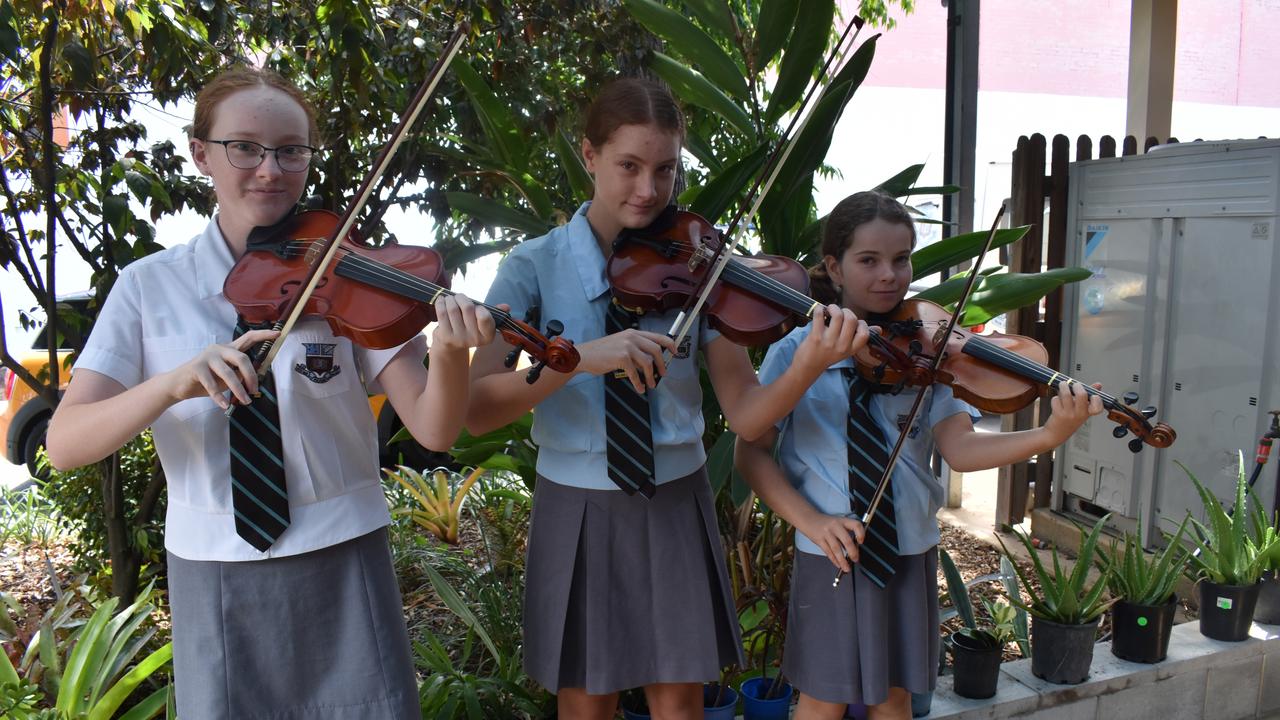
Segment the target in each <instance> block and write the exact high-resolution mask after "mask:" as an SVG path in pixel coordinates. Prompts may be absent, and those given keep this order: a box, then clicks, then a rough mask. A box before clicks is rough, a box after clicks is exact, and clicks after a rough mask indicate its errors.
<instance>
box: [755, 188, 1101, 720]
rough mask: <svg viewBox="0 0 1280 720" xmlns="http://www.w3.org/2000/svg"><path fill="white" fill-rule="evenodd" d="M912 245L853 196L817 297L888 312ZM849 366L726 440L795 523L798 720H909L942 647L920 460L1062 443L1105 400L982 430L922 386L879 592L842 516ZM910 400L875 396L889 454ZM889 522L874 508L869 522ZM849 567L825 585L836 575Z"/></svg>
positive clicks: (790, 653) (799, 332)
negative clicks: (860, 707)
mask: <svg viewBox="0 0 1280 720" xmlns="http://www.w3.org/2000/svg"><path fill="white" fill-rule="evenodd" d="M914 246H915V228H914V225H913V224H912V220H911V216H910V215H909V214H908V213H907V211H906V209H905V208H904V207H903V206H902V205H901V204H900V203H898V202H897V201H896V200H894V199H893V198H890V197H887V196H884V195H880V194H878V193H874V192H860V193H856V194H854V195H851V196H849V197H847V198H845V199H844V200H843V201H842V202H841V203H840V204H839V205H837V206H836V208H835V209H834V210H832V212H831V215H830V216H829V217H828V218H827V221H826V226H825V228H824V231H823V241H822V254H823V261H822V263H821V264H820V265H818V266H816V267H815V268H813V269H812V270H811V271H810V280H811V281H812V286H811V291H812V293H813V296H814V297H815V298H816V299H818V300H820V301H822V300H829V301H833V302H838V303H839V304H840V306H842V307H844V308H847V309H850V310H853V311H854V312H855V313H857V315H858V316H859V317H866V318H874V317H875V316H877V315H883V314H887V313H889V312H891V311H892V310H893V309H894V308H895V307H897V305H898V303H899V302H901V301H902V299H903V298H904V297H905V296H906V292H907V285H908V283H909V282H910V281H911V250H912V248H913V247H914ZM814 327H815V326H814V325H812V324H810V325H809V326H807V327H802V328H797V329H796V330H794V331H792V332H791V333H790V334H789V335H787V337H785V338H783V339H782V340H779V341H778V342H777V343H775V344H774V345H773V346H772V347H771V348H769V352H768V353H767V355H766V356H765V360H764V363H763V364H762V365H761V367H760V380H761V382H768V381H769V380H771V379H772V378H775V377H778V376H779V375H780V374H781V373H783V372H785V368H786V367H787V366H788V365H789V364H790V363H791V362H792V361H793V358H794V356H795V354H796V350H797V348H798V347H800V346H802V345H803V344H804V343H805V342H807V339H806V338H807V336H808V335H809V334H811V332H812V330H813V328H814ZM853 367H854V365H853V362H852V360H851V359H849V358H844V359H841V360H840V361H839V362H836V363H834V364H833V365H831V366H830V367H829V368H828V369H827V370H826V371H825V372H823V373H822V374H821V376H820V377H819V378H818V379H817V380H816V381H815V382H814V383H813V385H812V386H811V387H810V388H809V389H808V390H807V391H806V392H805V394H804V397H803V398H802V399H801V400H800V401H799V403H797V404H796V406H795V409H794V410H793V411H792V412H791V414H789V415H788V416H787V417H786V418H785V419H783V420H782V421H781V422H779V423H778V425H777V427H776V428H770V429H769V431H767V432H765V433H763V434H762V435H761V436H760V437H758V438H755V439H751V438H745V437H740V438H739V439H738V443H737V447H736V449H735V458H734V460H735V465H736V466H737V468H738V471H739V472H740V473H742V475H743V477H744V478H745V479H746V480H747V482H748V483H749V484H750V485H751V487H752V489H754V490H755V491H756V493H757V494H758V495H759V496H760V498H761V499H762V500H763V501H764V502H765V503H766V504H768V505H769V507H771V508H773V510H774V511H775V512H777V513H778V514H779V515H781V516H782V517H783V518H784V519H786V520H787V522H790V523H791V524H792V525H794V526H795V528H796V530H797V531H798V532H797V533H796V550H797V552H796V554H795V566H794V570H793V574H792V584H791V601H790V609H789V610H788V616H787V618H788V627H787V641H786V647H785V649H784V652H783V666H782V671H783V672H784V673H785V674H786V676H787V677H788V678H789V679H790V680H791V681H792V682H793V683H794V684H795V687H796V688H797V689H798V690H799V691H800V701H799V705H798V706H797V708H796V714H795V717H796V718H797V720H825V719H827V718H830V719H831V720H837V719H838V718H841V717H843V716H844V713H845V707H846V705H847V704H849V703H862V704H865V705H867V706H868V709H869V717H871V718H873V719H874V720H882V719H885V718H894V719H905V718H909V717H910V716H911V708H910V693H912V692H926V691H929V690H932V689H933V686H934V682H935V677H936V675H937V672H936V671H937V662H938V652H939V647H938V645H939V630H938V586H937V544H938V539H939V535H938V526H937V520H936V519H935V517H934V516H935V514H936V513H937V511H938V507H939V506H940V504H941V500H942V493H943V488H942V486H941V485H940V484H939V483H938V481H937V480H936V479H935V478H934V476H933V472H932V470H931V468H930V465H929V460H930V455H931V453H932V449H933V446H934V444H936V445H937V448H938V451H939V452H940V453H941V454H942V457H943V458H945V459H946V461H947V463H948V464H949V465H950V466H951V467H952V468H954V469H956V470H958V471H961V472H971V471H975V470H982V469H986V468H992V467H998V466H1001V465H1007V464H1009V463H1013V462H1018V461H1020V460H1025V459H1026V458H1029V457H1031V456H1033V455H1037V454H1039V453H1043V452H1047V451H1049V450H1051V449H1053V448H1055V447H1057V446H1058V445H1060V444H1062V443H1063V442H1064V441H1065V440H1066V439H1067V438H1068V437H1070V436H1071V434H1072V433H1073V432H1075V431H1076V429H1078V428H1079V427H1080V426H1081V425H1082V424H1083V423H1084V421H1085V420H1087V419H1088V418H1089V416H1090V415H1096V414H1098V413H1100V412H1102V404H1101V401H1100V400H1098V399H1093V400H1090V399H1089V397H1088V396H1087V395H1086V394H1085V392H1084V391H1083V390H1081V389H1073V388H1072V387H1071V386H1070V385H1065V384H1064V385H1062V386H1061V387H1060V390H1059V393H1058V395H1057V396H1056V397H1054V398H1053V399H1052V406H1053V414H1052V416H1051V417H1050V418H1049V420H1048V422H1046V423H1045V425H1044V426H1043V427H1040V428H1037V429H1035V430H1027V431H1023V432H1010V433H982V434H978V433H975V432H974V429H973V418H975V417H979V414H978V413H977V411H976V410H974V409H973V408H972V407H970V406H969V405H968V404H967V403H964V402H961V401H959V400H957V399H956V398H955V397H954V396H953V395H952V394H951V389H950V388H949V387H947V386H945V385H934V386H932V387H930V388H928V389H926V390H924V392H927V393H929V397H928V398H926V400H925V403H924V405H923V406H922V408H921V411H920V415H919V417H918V418H917V419H916V421H915V424H914V425H913V426H912V429H911V431H910V433H909V434H908V440H907V442H906V444H905V445H904V446H903V450H902V454H901V456H900V457H899V459H898V463H897V465H896V467H895V469H894V473H893V480H892V483H891V485H890V487H891V491H892V500H893V512H894V524H895V525H896V529H897V541H898V551H899V554H900V557H899V559H898V563H897V570H896V572H895V573H893V574H892V575H891V576H889V577H887V578H883V579H884V580H886V581H887V582H886V583H885V586H884V587H879V586H878V585H877V584H876V583H873V582H872V581H871V579H870V578H868V577H867V576H866V575H865V574H864V573H863V572H861V571H858V570H855V569H854V565H853V564H854V563H858V562H864V563H872V562H874V560H873V559H872V558H871V557H870V553H864V555H866V556H865V557H860V556H859V547H860V545H861V544H862V543H863V542H864V540H865V532H864V528H863V527H862V525H861V523H860V522H858V521H857V520H854V519H851V514H850V497H849V491H848V490H847V488H848V487H849V475H850V464H851V458H850V456H849V452H850V451H849V445H850V443H851V442H852V444H853V445H854V446H855V447H856V446H863V447H865V444H866V443H870V442H872V440H871V439H869V438H867V437H865V436H862V437H857V438H854V439H852V440H851V439H850V438H849V432H848V423H847V421H848V419H849V412H850V409H849V408H850V380H849V377H850V373H852V372H856V371H855V370H853ZM854 382H862V381H861V380H855V381H854ZM914 397H915V395H914V391H912V390H907V391H904V392H903V393H901V394H899V395H888V394H877V395H874V396H872V400H871V417H872V418H873V419H874V421H875V422H876V424H877V425H878V426H879V428H880V432H881V434H882V440H883V442H886V443H887V446H886V448H885V450H886V452H885V455H887V454H888V453H887V450H888V449H889V448H891V447H892V444H893V443H894V442H895V441H896V440H897V438H898V433H899V428H898V423H899V422H900V421H902V422H905V418H906V415H907V413H908V412H909V409H910V407H911V403H912V401H913V400H914ZM779 438H781V440H780V442H779ZM775 443H778V462H775V460H774V458H773V449H774V446H775ZM779 463H780V464H779ZM877 479H878V478H877ZM884 522H885V520H883V519H882V516H877V518H876V519H875V520H873V522H872V525H871V527H872V528H873V529H874V528H875V527H876V523H880V524H882V525H883V524H884ZM872 567H875V566H874V565H869V566H868V569H870V568H872ZM851 571H852V575H846V576H844V578H843V579H842V580H841V581H840V583H839V584H838V585H837V586H836V587H835V588H833V587H832V579H833V577H835V575H836V573H837V572H840V573H850V572H851Z"/></svg>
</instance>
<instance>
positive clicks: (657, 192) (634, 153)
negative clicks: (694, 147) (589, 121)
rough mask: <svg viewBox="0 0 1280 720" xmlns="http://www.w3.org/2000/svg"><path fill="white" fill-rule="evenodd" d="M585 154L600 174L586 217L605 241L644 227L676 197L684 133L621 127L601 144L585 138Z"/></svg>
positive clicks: (591, 168) (589, 166)
mask: <svg viewBox="0 0 1280 720" xmlns="http://www.w3.org/2000/svg"><path fill="white" fill-rule="evenodd" d="M582 157H583V160H584V161H585V162H586V166H587V171H588V172H590V173H591V174H592V176H593V177H594V178H595V194H594V196H593V197H592V200H591V207H590V208H589V209H588V210H587V219H588V220H589V221H591V226H592V227H593V228H594V229H595V231H596V233H597V234H598V235H599V236H600V238H601V240H602V241H604V242H611V241H612V240H613V238H615V237H617V235H618V233H619V232H621V231H622V229H623V228H641V227H644V226H646V225H648V224H649V223H651V222H653V220H654V218H656V217H657V216H658V214H659V213H661V212H662V209H663V208H665V207H666V206H667V203H669V202H670V201H671V193H672V190H673V189H674V187H675V180H676V168H677V163H679V161H680V137H679V136H678V135H676V134H674V133H671V132H668V131H666V130H664V129H662V128H660V127H658V126H656V125H621V126H619V127H618V129H616V130H614V131H613V134H612V135H610V136H609V139H608V140H607V141H606V142H605V143H604V144H603V145H601V146H599V147H597V146H595V145H592V144H591V141H590V140H585V139H584V140H583V141H582Z"/></svg>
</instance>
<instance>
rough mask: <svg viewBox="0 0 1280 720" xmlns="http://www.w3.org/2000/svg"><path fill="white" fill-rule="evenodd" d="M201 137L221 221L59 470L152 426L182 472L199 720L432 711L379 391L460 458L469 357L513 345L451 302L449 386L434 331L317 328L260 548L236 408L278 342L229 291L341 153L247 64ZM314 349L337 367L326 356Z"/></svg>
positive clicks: (110, 361) (426, 439) (177, 637)
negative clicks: (395, 526) (416, 655)
mask: <svg viewBox="0 0 1280 720" xmlns="http://www.w3.org/2000/svg"><path fill="white" fill-rule="evenodd" d="M190 142H191V153H192V157H193V158H194V160H195V164H196V166H197V167H198V168H199V169H200V172H201V173H202V174H204V175H207V176H208V177H209V178H210V179H211V180H212V181H213V188H214V191H215V193H216V194H217V199H218V214H217V216H216V217H215V218H214V219H213V220H212V221H210V223H209V224H208V226H207V227H206V229H205V230H204V232H203V233H202V234H200V235H198V236H197V237H195V238H194V239H192V240H191V241H190V242H188V243H187V244H185V245H178V246H175V247H172V248H170V249H168V250H165V251H163V252H160V253H156V254H154V255H151V256H148V257H146V258H143V259H141V260H138V261H137V262H134V263H132V264H130V265H129V266H128V267H126V268H125V269H124V270H123V271H122V272H121V274H120V278H119V280H118V281H117V282H116V284H115V286H114V288H113V289H112V291H111V294H110V295H109V296H108V298H107V299H106V302H105V303H104V305H103V308H102V311H101V313H100V315H99V317H98V319H97V322H96V325H95V327H94V330H93V334H92V336H91V337H90V339H89V341H88V344H87V345H86V347H85V349H84V352H82V353H81V354H80V356H79V357H78V358H77V361H76V367H75V374H74V376H73V377H72V380H71V384H70V386H69V387H68V389H67V392H66V395H65V397H64V398H63V400H62V402H61V403H60V404H59V406H58V409H57V412H56V413H55V414H54V417H53V420H52V422H51V423H50V425H49V436H48V452H49V459H50V461H51V462H52V463H53V464H54V466H55V467H58V468H70V467H75V466H78V465H84V464H86V463H91V462H95V461H97V460H99V459H101V458H103V457H105V456H106V455H108V454H110V453H111V452H113V451H115V450H116V449H118V448H119V447H121V446H122V445H124V444H125V443H126V442H127V441H128V440H129V439H131V438H133V437H134V436H135V435H137V434H138V433H140V432H141V431H142V430H144V429H145V428H147V427H148V426H150V427H151V428H152V431H153V433H154V437H155V444H156V450H157V453H158V454H159V456H160V460H161V462H162V464H163V466H164V469H165V475H166V477H167V479H168V491H169V499H168V516H167V518H166V523H165V545H166V548H167V550H168V571H169V598H170V606H171V610H172V617H173V643H174V671H175V676H176V682H177V702H178V712H179V714H180V715H181V716H182V717H183V719H184V720H199V719H200V718H236V719H237V720H240V719H243V718H268V717H269V718H308V719H309V720H313V719H316V718H321V719H325V718H333V719H334V720H336V719H338V718H342V719H343V720H349V719H351V718H369V719H370V720H374V719H377V720H383V719H384V718H418V717H420V715H421V712H420V710H419V707H418V694H417V685H416V680H415V676H414V671H413V665H412V661H411V658H410V654H409V642H408V634H407V631H406V628H405V621H404V615H403V610H402V606H401V603H400V593H399V588H398V586H397V583H396V578H395V574H394V571H393V568H392V565H391V559H390V553H389V551H388V546H387V540H386V529H385V526H386V525H387V524H388V522H389V520H390V517H389V514H388V511H387V503H386V500H385V498H384V497H383V494H382V487H381V483H380V480H379V470H378V464H377V444H376V430H375V426H374V422H373V417H372V414H371V413H370V411H369V406H368V400H367V393H368V392H373V391H375V389H381V390H382V391H385V392H386V394H387V396H388V398H389V399H390V401H391V403H392V405H393V406H394V407H395V410H396V412H397V414H399V416H400V417H401V418H403V419H404V422H405V425H406V426H407V427H408V428H409V429H410V431H411V432H412V433H413V435H414V437H416V438H417V439H418V440H419V441H420V442H421V443H422V444H423V445H426V446H428V447H431V448H436V449H440V450H444V449H447V448H448V447H449V446H450V445H451V444H452V442H453V440H454V439H455V438H456V436H457V434H458V432H459V430H460V428H461V424H462V419H463V416H462V413H461V411H460V410H461V409H463V408H465V407H466V405H467V399H468V386H467V381H466V377H467V367H468V348H469V347H471V346H475V345H481V344H484V343H486V342H488V341H489V340H491V339H492V337H493V321H492V319H491V318H490V317H489V315H488V313H487V312H486V311H485V310H484V309H482V308H477V307H476V306H474V305H472V304H471V303H470V302H468V301H467V300H466V299H465V298H462V297H456V298H442V299H441V300H440V301H439V302H437V304H436V311H437V314H438V316H439V323H438V325H437V327H436V329H435V331H434V334H433V335H432V341H431V349H430V354H431V372H430V374H429V375H428V373H427V372H426V371H425V370H424V368H423V356H424V353H426V347H425V343H424V341H423V339H422V338H421V337H418V338H415V339H414V340H412V341H410V342H408V343H406V344H404V345H402V346H400V347H396V348H392V349H389V350H380V351H373V350H367V349H364V348H361V347H358V346H354V345H352V343H351V342H350V341H349V340H347V339H346V338H341V337H335V336H334V335H333V334H332V333H331V332H330V330H329V327H328V325H327V323H326V322H324V321H323V320H320V319H309V320H304V321H303V322H300V323H299V324H298V325H297V326H296V328H295V330H294V331H293V332H292V333H291V334H290V335H289V336H288V337H287V338H286V339H285V340H284V341H283V342H282V347H281V350H280V352H279V355H278V357H277V358H276V359H275V361H274V363H273V365H272V373H273V375H274V379H275V389H276V397H278V400H279V412H280V419H279V427H280V433H279V435H280V438H281V442H282V444H283V448H282V449H283V464H284V474H285V485H286V494H287V501H288V502H287V505H288V515H289V518H288V523H287V526H286V528H285V529H284V530H283V533H282V534H279V536H278V537H276V538H275V539H274V542H271V543H269V544H268V546H267V548H266V550H259V549H258V548H257V547H255V546H253V545H250V544H249V542H248V541H246V539H245V538H243V537H241V536H240V535H239V534H237V529H236V522H235V520H234V519H233V504H234V503H233V501H232V483H231V474H232V470H231V461H230V458H229V450H230V448H229V439H228V438H229V430H228V419H227V418H226V416H225V415H224V413H223V410H224V409H225V408H226V407H227V406H228V397H227V396H228V395H231V396H234V397H235V398H236V399H237V400H238V401H239V402H240V403H246V404H247V403H249V402H250V401H251V399H252V394H253V393H255V392H256V391H257V390H258V380H257V377H256V374H255V372H254V371H253V368H252V365H251V363H250V361H249V359H248V357H247V356H246V354H245V353H246V351H247V350H248V349H249V348H250V347H252V346H253V345H255V344H257V343H259V342H262V341H265V340H271V339H274V338H276V336H277V334H276V333H275V332H272V331H268V330H253V331H250V332H248V333H246V334H244V335H242V336H240V337H239V338H237V339H234V340H233V339H232V331H233V329H234V327H235V325H236V320H237V315H236V311H235V308H234V307H232V306H231V304H230V303H229V302H228V301H227V300H226V299H225V298H224V297H223V296H222V292H221V291H222V284H223V280H224V278H225V277H226V275H227V272H228V271H229V270H230V269H231V267H232V264H233V263H234V262H235V261H236V260H237V259H238V258H240V257H241V256H242V255H243V254H244V252H245V246H246V239H247V237H248V235H249V232H250V231H251V230H252V229H253V228H254V227H256V226H269V225H274V224H275V223H277V222H278V221H280V220H281V219H283V218H284V217H285V216H286V215H288V214H289V213H290V212H292V211H293V210H294V208H295V206H296V204H297V202H298V199H299V198H300V197H301V195H302V192H303V188H304V186H305V185H306V180H307V168H308V165H309V162H310V159H311V157H312V154H313V152H314V151H315V150H314V147H313V146H315V145H318V144H319V140H318V137H317V132H316V125H315V118H314V112H313V110H312V108H311V106H310V105H309V104H308V103H307V101H306V99H305V98H304V97H303V95H302V94H301V92H299V91H298V89H297V88H296V87H294V86H293V85H292V84H290V83H288V82H287V81H285V80H283V79H281V78H280V77H279V76H277V75H275V74H274V73H271V72H268V71H263V70H256V69H252V68H236V69H231V70H228V71H226V72H224V73H222V74H221V75H219V76H218V77H217V78H215V79H214V80H213V81H212V82H210V83H209V84H208V85H207V86H206V87H205V88H204V90H203V91H202V92H201V93H200V95H199V97H198V98H197V101H196V109H195V118H194V122H193V128H192V131H191V141H190ZM313 353H318V354H319V355H321V356H324V357H325V362H321V363H311V364H309V363H308V354H313ZM307 370H311V372H307ZM440 408H450V409H459V411H458V412H441V411H440ZM250 409H251V408H250ZM250 409H246V408H240V409H239V410H238V412H241V413H244V412H249V411H250ZM255 439H261V438H255ZM237 512H238V511H237ZM256 542H259V543H263V542H264V540H262V539H257V540H256Z"/></svg>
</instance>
